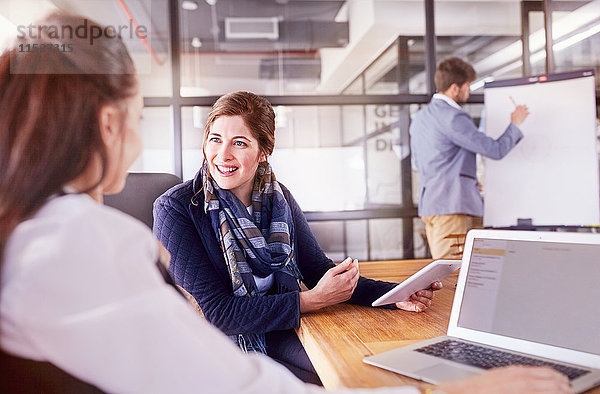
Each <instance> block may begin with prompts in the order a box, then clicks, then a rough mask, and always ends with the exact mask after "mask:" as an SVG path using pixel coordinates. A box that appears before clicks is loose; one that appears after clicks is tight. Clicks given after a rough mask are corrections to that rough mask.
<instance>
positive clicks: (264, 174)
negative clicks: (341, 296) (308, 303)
mask: <svg viewBox="0 0 600 394" xmlns="http://www.w3.org/2000/svg"><path fill="white" fill-rule="evenodd" d="M200 171H201V177H202V183H203V184H204V211H205V212H206V213H207V214H208V215H209V216H210V220H211V224H212V227H213V230H214V231H215V234H216V236H217V239H218V240H219V241H220V244H221V250H222V251H223V256H224V258H225V263H226V264H227V269H228V272H229V276H230V277H231V284H232V286H233V294H234V296H236V297H257V296H259V294H258V291H257V288H256V283H255V281H254V276H253V275H256V276H258V277H261V278H264V277H267V276H268V275H270V274H272V273H273V274H274V278H275V286H276V289H275V291H276V293H278V294H280V293H285V292H290V291H299V290H300V281H301V280H302V276H301V274H300V270H299V269H298V266H297V264H296V256H295V254H294V242H293V239H294V238H293V235H294V221H293V217H292V212H291V209H290V206H289V204H288V202H287V201H286V199H285V197H284V195H283V192H282V190H281V186H280V185H279V182H277V180H276V179H275V174H273V171H272V170H271V166H270V164H269V163H267V162H262V163H260V164H259V166H258V169H257V171H256V176H255V178H254V186H253V188H252V208H253V214H252V216H250V213H249V212H248V210H247V209H246V207H245V206H244V204H243V203H242V202H241V201H240V200H239V199H238V198H237V197H236V196H235V195H234V194H233V193H232V192H230V191H229V190H226V189H221V188H220V187H219V186H218V185H217V183H216V182H215V181H214V180H213V179H212V178H211V177H209V176H208V167H207V165H206V164H205V165H204V166H203V167H202V169H201V170H200ZM251 312H252V311H248V313H251ZM231 338H232V339H233V340H234V342H236V343H237V344H238V346H239V347H240V348H241V349H242V350H243V351H245V352H248V351H255V352H261V353H266V347H265V335H264V334H237V335H233V336H231Z"/></svg>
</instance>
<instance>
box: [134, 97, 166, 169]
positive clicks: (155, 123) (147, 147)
mask: <svg viewBox="0 0 600 394" xmlns="http://www.w3.org/2000/svg"><path fill="white" fill-rule="evenodd" d="M142 116H143V117H142V120H141V123H140V130H141V133H142V145H143V150H142V154H141V155H140V157H139V158H138V159H137V160H136V161H135V162H134V163H133V165H132V166H131V168H130V170H131V171H133V172H168V173H171V174H174V173H175V168H174V148H173V125H172V122H171V109H170V108H168V107H165V108H144V111H143V115H142Z"/></svg>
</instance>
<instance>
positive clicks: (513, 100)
mask: <svg viewBox="0 0 600 394" xmlns="http://www.w3.org/2000/svg"><path fill="white" fill-rule="evenodd" d="M508 98H509V99H510V101H512V103H513V104H514V105H515V107H516V106H517V103H515V99H514V98H513V96H508Z"/></svg>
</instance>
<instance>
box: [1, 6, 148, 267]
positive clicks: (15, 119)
mask: <svg viewBox="0 0 600 394" xmlns="http://www.w3.org/2000/svg"><path fill="white" fill-rule="evenodd" d="M84 21H85V22H86V23H87V25H88V26H97V27H100V28H102V26H100V25H99V24H97V23H95V22H93V21H90V20H86V19H85V18H83V17H80V16H74V15H68V14H65V13H60V12H59V13H53V14H51V15H49V16H47V17H46V18H44V19H43V20H42V21H40V22H38V24H39V25H40V26H41V25H46V26H51V25H53V26H71V27H72V28H73V30H74V29H75V28H76V27H77V26H80V25H81V24H82V23H83V22H84ZM48 33H49V31H48V30H42V34H40V35H39V36H38V35H36V36H35V37H33V38H32V37H23V38H21V39H19V41H18V42H17V45H16V46H15V47H13V48H12V49H10V50H7V51H6V52H4V53H3V54H2V55H1V56H0V108H1V110H0V261H1V260H2V256H3V252H4V248H5V246H6V242H7V239H8V237H9V236H10V234H11V233H12V231H13V230H14V228H15V227H16V226H17V225H18V224H19V223H20V222H22V221H23V220H25V219H27V218H29V217H31V216H32V215H34V214H35V213H36V212H37V210H38V209H39V208H40V207H41V206H42V205H44V203H45V202H46V201H47V200H48V197H50V196H52V195H55V194H58V193H60V192H61V191H62V188H63V186H65V185H66V184H68V183H69V182H70V181H72V180H74V179H75V178H77V177H78V176H80V175H81V174H82V173H83V172H84V170H86V169H87V168H88V165H89V163H90V160H91V159H92V158H93V157H94V156H96V155H97V156H98V157H100V159H101V162H102V168H103V170H102V178H101V179H99V180H98V182H97V184H96V185H95V186H97V185H99V184H100V183H101V182H102V179H103V178H104V176H105V171H106V160H107V157H106V150H105V145H104V142H103V140H102V137H101V134H100V124H99V114H100V110H101V108H102V107H103V106H105V105H107V104H113V105H115V106H117V107H118V108H124V104H123V100H125V99H126V98H129V97H132V96H133V95H135V94H136V92H137V89H139V87H138V82H137V78H136V75H135V73H136V72H135V67H134V64H133V61H132V60H131V57H130V56H129V53H128V52H127V49H126V48H125V45H124V44H123V42H122V41H121V40H120V39H119V38H109V37H102V38H99V39H97V40H95V41H94V42H93V44H90V43H89V42H88V41H87V40H86V39H80V38H78V37H76V36H75V37H68V36H66V37H59V38H57V37H56V36H57V35H56V34H54V35H52V34H48ZM19 44H25V45H26V44H38V46H41V44H44V45H45V46H48V45H53V46H55V48H61V49H64V48H68V46H70V48H71V49H72V51H71V52H62V51H60V50H53V51H50V52H48V51H45V52H24V51H22V50H21V51H20V50H19V49H20V46H19ZM63 44H64V45H65V47H62V45H63ZM122 111H123V115H124V112H125V110H122ZM123 118H124V116H123ZM95 186H94V187H95ZM90 190H91V189H90Z"/></svg>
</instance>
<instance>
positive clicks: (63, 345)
mask: <svg viewBox="0 0 600 394" xmlns="http://www.w3.org/2000/svg"><path fill="white" fill-rule="evenodd" d="M82 21H83V20H82V18H81V17H73V16H66V15H61V14H54V15H52V16H50V17H48V18H47V19H45V20H44V21H43V22H40V23H43V24H45V25H59V26H60V25H63V26H64V25H69V26H78V25H80V24H81V23H82ZM88 23H89V21H88ZM23 41H24V42H25V43H29V44H34V43H37V44H38V45H39V44H44V45H53V46H54V45H58V46H59V47H60V46H61V45H62V44H69V45H72V48H73V51H72V52H69V53H67V52H59V51H55V52H50V53H49V52H45V53H39V52H38V53H36V52H29V53H27V52H18V49H17V48H14V49H12V50H10V51H8V52H6V53H4V54H3V55H2V56H0V108H1V110H0V251H1V253H2V254H1V256H2V258H1V262H2V267H1V268H2V270H1V286H2V287H1V293H0V347H1V350H2V352H1V353H0V361H1V362H2V365H1V369H0V370H1V373H0V392H7V393H10V392H57V393H64V392H77V393H83V392H99V391H105V392H114V393H125V392H131V393H171V392H173V393H186V392H197V393H251V392H256V393H283V392H285V393H309V392H321V390H322V389H320V388H318V387H316V386H311V385H305V384H303V383H302V382H300V381H299V380H298V379H296V378H295V377H294V376H293V375H292V374H290V373H289V372H288V371H287V370H286V369H285V368H282V367H281V366H279V365H278V364H276V363H274V362H273V361H271V360H269V359H268V358H267V357H264V356H262V355H254V356H252V355H244V354H243V353H242V352H240V351H239V350H238V349H237V348H236V346H235V345H234V344H233V343H232V342H231V341H230V340H229V339H228V338H227V337H225V336H224V335H222V334H221V333H220V332H219V331H218V330H216V329H214V328H212V327H211V326H210V325H209V324H208V323H206V322H204V321H203V320H202V319H200V318H198V316H197V315H196V313H195V312H194V311H193V309H192V308H190V306H189V305H188V304H187V303H186V301H185V300H184V298H182V297H180V295H179V294H177V292H176V291H175V289H174V288H173V287H172V286H170V285H168V284H167V283H166V282H165V281H164V279H163V276H162V275H161V273H160V271H159V269H157V265H156V262H157V260H159V246H158V245H157V242H156V239H155V238H154V237H153V236H152V234H151V232H150V231H149V230H148V229H147V228H146V227H145V226H144V225H143V224H142V223H141V222H138V221H136V220H135V219H132V218H131V217H129V216H127V215H125V214H123V213H121V212H118V211H116V210H114V209H111V208H108V207H104V206H103V205H102V196H103V194H107V193H117V192H119V191H120V190H121V189H122V188H123V185H124V182H125V177H126V169H127V167H128V166H129V165H131V163H132V162H133V161H134V160H135V158H136V157H137V156H138V155H139V153H140V151H141V138H140V133H139V119H140V115H141V111H142V98H141V94H140V87H139V84H138V82H137V78H136V76H135V70H134V66H133V63H132V61H131V58H130V57H129V55H128V53H127V51H126V49H125V47H124V46H123V44H122V42H121V41H120V40H118V39H114V38H107V37H105V38H101V39H97V40H95V41H94V45H93V46H92V45H88V44H87V41H86V40H78V39H77V38H74V39H69V38H65V37H63V38H56V37H50V36H47V35H46V36H44V35H43V36H42V37H39V38H38V37H36V38H35V39H25V40H23ZM517 377H518V379H515V378H517ZM515 382H518V384H519V385H520V386H519V385H516V386H515V384H516V383H515ZM453 385H454V386H453ZM498 387H504V388H505V389H506V390H510V389H511V387H513V391H514V388H518V387H521V391H523V392H525V391H524V388H527V391H528V392H533V391H535V390H534V388H536V387H537V388H543V389H545V390H547V391H556V392H567V391H568V383H566V380H564V378H562V377H560V375H558V374H557V373H555V372H553V371H550V370H546V369H537V368H532V369H525V368H510V369H506V370H499V371H496V372H492V373H488V374H486V375H484V376H482V377H478V378H474V379H470V380H466V381H462V382H457V383H453V384H449V385H447V386H444V387H443V388H444V389H447V392H448V393H453V392H456V393H458V392H461V391H464V390H468V389H473V390H474V391H477V390H479V391H482V390H486V389H487V388H490V389H496V390H497V388H498ZM379 392H389V393H400V392H406V393H408V392H416V389H414V388H411V387H404V388H402V387H399V388H383V389H381V390H380V391H379Z"/></svg>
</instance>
